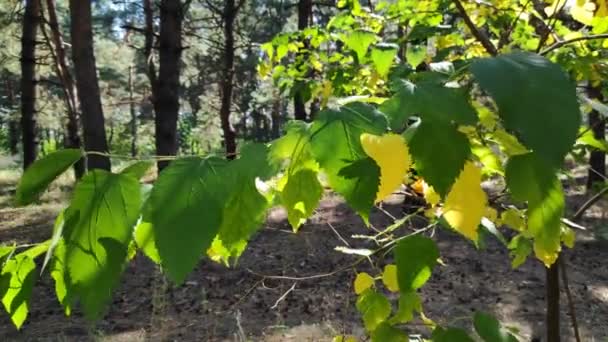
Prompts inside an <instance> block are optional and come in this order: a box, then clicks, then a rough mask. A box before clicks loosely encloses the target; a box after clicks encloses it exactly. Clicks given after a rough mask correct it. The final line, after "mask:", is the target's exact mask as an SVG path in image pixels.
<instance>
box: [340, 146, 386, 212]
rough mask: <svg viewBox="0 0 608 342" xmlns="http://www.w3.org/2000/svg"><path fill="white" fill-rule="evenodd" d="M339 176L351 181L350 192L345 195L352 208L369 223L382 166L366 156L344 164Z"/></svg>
mask: <svg viewBox="0 0 608 342" xmlns="http://www.w3.org/2000/svg"><path fill="white" fill-rule="evenodd" d="M338 176H340V177H344V179H345V180H347V181H348V182H350V183H351V185H352V187H351V188H350V189H349V192H347V193H344V194H343V195H344V197H345V198H346V201H347V202H348V204H349V205H350V206H351V208H353V209H354V210H355V211H356V212H357V213H358V214H359V215H360V216H361V218H363V220H364V221H365V222H366V223H367V222H368V220H369V212H370V209H371V208H372V207H373V206H374V200H375V199H376V193H377V192H378V187H379V186H380V167H379V166H378V164H376V162H375V161H374V160H373V159H372V158H370V157H366V158H363V159H359V160H357V161H355V162H352V163H350V164H348V165H346V166H344V167H343V168H342V169H340V171H339V172H338Z"/></svg>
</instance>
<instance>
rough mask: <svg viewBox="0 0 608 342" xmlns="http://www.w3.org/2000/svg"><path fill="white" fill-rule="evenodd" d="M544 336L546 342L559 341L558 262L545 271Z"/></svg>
mask: <svg viewBox="0 0 608 342" xmlns="http://www.w3.org/2000/svg"><path fill="white" fill-rule="evenodd" d="M545 286H546V297H547V298H546V300H547V314H546V334H547V342H559V341H560V321H559V260H556V261H555V263H553V265H551V267H550V268H549V269H547V271H546V285H545Z"/></svg>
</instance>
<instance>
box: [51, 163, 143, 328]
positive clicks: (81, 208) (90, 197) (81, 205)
mask: <svg viewBox="0 0 608 342" xmlns="http://www.w3.org/2000/svg"><path fill="white" fill-rule="evenodd" d="M140 195H141V194H140V186H139V182H138V181H137V180H136V179H134V178H132V177H130V176H126V175H120V174H112V173H109V172H107V171H104V170H94V171H91V172H89V173H87V174H86V175H85V176H84V177H83V178H82V179H81V181H80V182H79V183H78V184H77V186H76V189H75V190H74V197H73V198H72V201H71V203H70V206H69V207H68V208H67V209H66V211H65V213H64V219H65V222H64V228H63V230H64V235H63V236H64V241H65V249H64V250H63V252H64V255H58V253H59V250H57V251H56V252H55V255H58V258H59V260H60V261H62V262H63V263H64V265H63V267H64V270H65V271H66V272H67V274H66V276H65V280H66V282H67V286H66V288H67V291H68V292H70V293H71V294H70V298H71V299H73V300H79V301H80V303H81V305H82V307H83V311H84V313H85V316H86V317H87V318H89V319H96V318H98V317H99V315H100V314H101V313H102V311H103V310H104V308H105V305H106V304H107V303H108V302H109V301H110V299H111V296H112V290H113V289H114V288H115V287H116V285H117V284H118V281H119V279H120V275H121V273H122V271H123V267H124V264H125V261H126V257H127V248H128V245H129V243H130V241H131V239H132V237H133V227H134V225H135V223H136V221H137V218H138V217H139V210H140V207H141V198H140Z"/></svg>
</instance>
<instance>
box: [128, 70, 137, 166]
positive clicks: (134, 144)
mask: <svg viewBox="0 0 608 342" xmlns="http://www.w3.org/2000/svg"><path fill="white" fill-rule="evenodd" d="M129 112H130V113H131V123H130V128H131V156H132V157H135V156H137V113H136V112H135V98H134V96H133V66H132V65H131V66H129Z"/></svg>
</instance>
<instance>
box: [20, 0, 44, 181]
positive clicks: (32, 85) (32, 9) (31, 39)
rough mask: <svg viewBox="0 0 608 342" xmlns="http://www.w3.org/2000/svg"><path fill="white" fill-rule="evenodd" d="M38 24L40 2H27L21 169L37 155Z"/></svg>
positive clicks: (24, 30)
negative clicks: (36, 69)
mask: <svg viewBox="0 0 608 342" xmlns="http://www.w3.org/2000/svg"><path fill="white" fill-rule="evenodd" d="M39 24H40V1H39V0H27V1H26V2H25V13H24V17H23V31H22V36H21V137H22V144H23V169H24V170H25V169H26V168H27V167H28V166H30V165H31V164H32V163H33V162H34V161H35V160H36V156H37V154H38V132H37V123H36V71H35V68H36V58H35V57H36V33H37V31H38V25H39Z"/></svg>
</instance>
